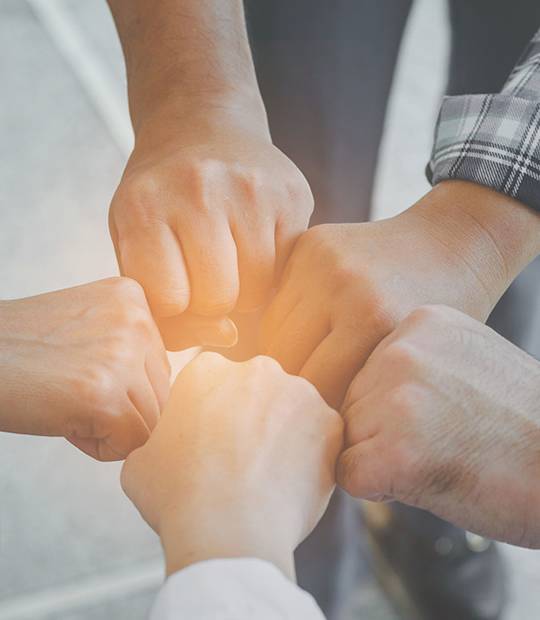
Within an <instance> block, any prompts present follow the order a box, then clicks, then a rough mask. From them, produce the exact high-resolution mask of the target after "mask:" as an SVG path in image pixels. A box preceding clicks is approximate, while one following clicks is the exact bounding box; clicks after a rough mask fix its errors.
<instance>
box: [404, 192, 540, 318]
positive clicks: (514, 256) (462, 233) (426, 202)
mask: <svg viewBox="0 0 540 620" xmlns="http://www.w3.org/2000/svg"><path fill="white" fill-rule="evenodd" d="M406 215H407V216H409V217H413V218H417V219H420V220H421V222H422V224H423V225H425V226H427V230H428V231H429V232H430V233H431V234H432V235H433V236H434V237H435V238H436V239H438V240H439V241H440V242H441V243H442V244H443V245H444V246H445V247H446V249H447V250H449V251H450V252H451V253H452V254H453V255H454V256H455V257H456V258H457V260H459V261H460V262H461V263H462V265H463V266H465V267H466V269H467V270H468V271H470V272H471V273H472V275H473V276H474V278H475V279H476V281H477V282H478V284H479V288H480V289H481V291H482V292H483V294H484V295H485V296H486V297H487V305H488V306H490V307H489V308H488V309H487V312H488V313H489V312H490V311H491V309H492V307H493V306H494V305H495V303H496V302H497V301H498V300H499V299H500V297H501V296H502V294H503V293H504V291H505V290H506V289H507V288H508V286H509V285H510V284H511V283H512V281H513V280H514V279H515V278H516V277H517V275H518V274H519V273H520V272H521V271H522V270H523V269H524V268H525V267H526V266H527V264H528V263H529V262H530V261H531V260H533V259H534V258H535V257H536V256H537V255H538V254H539V253H540V214H538V213H536V212H534V211H532V210H531V209H529V208H528V207H526V206H524V205H523V204H522V203H520V202H518V201H516V200H514V199H512V198H509V197H507V196H505V195H504V194H500V193H498V192H495V191H494V190H491V189H489V188H486V187H483V186H480V185H476V184H474V183H469V182H466V181H445V182H443V183H440V184H439V185H436V186H435V187H434V188H433V189H432V190H431V191H430V192H429V193H428V194H427V195H426V196H424V197H423V198H422V199H421V200H420V201H419V202H418V203H416V204H415V205H413V207H411V209H409V210H408V211H407V212H406ZM481 314H485V313H481ZM486 316H487V315H486ZM486 316H482V317H480V318H486Z"/></svg>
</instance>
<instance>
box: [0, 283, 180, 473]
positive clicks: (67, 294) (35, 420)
mask: <svg viewBox="0 0 540 620" xmlns="http://www.w3.org/2000/svg"><path fill="white" fill-rule="evenodd" d="M0 369H1V373H2V383H3V386H2V390H0V429H1V430H4V431H11V432H16V433H28V434H37V435H58V436H64V437H66V438H67V439H68V440H69V441H71V442H72V443H73V444H74V445H76V446H77V447H79V448H80V449H81V450H83V451H84V452H86V453H87V454H89V455H91V456H93V457H94V458H96V459H98V460H102V461H109V460H117V459H122V458H125V457H126V456H127V455H128V454H129V453H130V452H131V451H132V450H133V449H135V448H137V447H139V446H141V445H142V444H143V443H144V442H145V441H146V440H147V439H148V437H149V435H150V432H151V430H152V429H153V428H154V426H155V425H156V423H157V420H158V417H159V413H160V409H161V407H162V406H163V405H164V403H165V401H166V399H167V396H168V391H169V365H168V361H167V357H166V353H165V349H164V347H163V343H162V341H161V338H160V335H159V332H158V330H157V328H156V326H155V324H154V322H153V320H152V317H151V314H150V310H149V308H148V305H147V303H146V299H145V296H144V293H143V290H142V288H141V287H140V286H139V285H138V284H137V283H136V282H134V281H133V280H129V279H126V278H111V279H109V280H102V281H100V282H94V283H92V284H87V285H84V286H78V287H76V288H72V289H66V290H62V291H57V292H54V293H47V294H45V295H38V296H36V297H31V298H28V299H21V300H16V301H8V302H2V303H0Z"/></svg>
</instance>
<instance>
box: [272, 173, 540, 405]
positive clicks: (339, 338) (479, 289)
mask: <svg viewBox="0 0 540 620" xmlns="http://www.w3.org/2000/svg"><path fill="white" fill-rule="evenodd" d="M538 253H540V216H539V215H538V214H537V213H535V212H533V211H531V210H529V209H528V208H526V207H524V206H523V205H521V204H520V203H518V202H516V201H515V200H512V199H510V198H508V197H506V196H503V195H501V194H498V193H496V192H494V191H492V190H489V189H487V188H484V187H481V186H478V185H473V184H471V183H465V182H461V181H449V182H446V183H441V184H440V185H438V186H436V187H435V188H434V189H433V190H432V191H431V192H430V193H429V194H427V195H426V196H425V197H424V198H423V199H421V200H420V201H419V202H418V203H417V204H415V205H414V206H413V207H411V208H410V209H408V210H407V211H405V212H404V213H402V214H400V215H398V216H397V217H394V218H391V219H388V220H382V221H380V222H374V223H367V224H334V225H323V226H316V227H314V228H311V229H310V230H309V231H308V232H307V233H305V234H304V235H303V236H302V237H301V239H300V240H299V242H298V243H297V245H296V247H295V250H294V252H293V255H292V256H291V259H290V261H289V263H288V265H287V268H286V271H285V273H284V277H283V281H282V284H281V288H280V290H279V291H278V293H277V295H276V297H275V299H274V300H273V302H272V303H271V304H270V306H269V308H268V310H267V312H266V314H265V316H264V317H263V325H262V337H261V348H260V350H261V352H263V353H264V354H266V355H270V356H272V357H275V358H276V359H277V360H278V361H279V362H280V363H281V364H282V366H283V368H284V369H285V370H286V371H287V372H290V373H293V374H300V375H301V376H303V377H305V378H306V379H308V380H309V381H310V382H312V383H313V384H314V385H315V386H316V387H317V388H318V389H319V391H320V393H321V394H322V395H323V397H324V398H325V399H326V400H327V402H328V403H329V404H330V405H331V406H333V407H335V408H339V407H340V405H341V403H342V401H343V398H344V396H345V393H346V391H347V388H348V387H349V384H350V383H351V381H352V380H353V378H354V376H355V375H356V374H357V373H358V371H359V370H360V369H361V368H362V366H363V365H364V364H365V362H366V360H367V359H368V357H369V355H370V354H371V353H372V351H373V350H374V349H375V347H376V346H377V345H378V343H379V342H380V341H381V340H382V339H383V338H384V337H385V336H387V335H388V334H389V333H391V332H392V331H393V330H394V329H395V327H396V326H397V325H398V324H399V322H400V321H401V320H402V319H404V318H405V317H406V316H407V315H408V314H409V313H410V312H411V311H412V310H414V309H415V308H417V307H419V306H421V305H425V304H434V303H437V304H446V305H449V306H452V307H455V308H457V309H460V310H462V311H464V312H466V313H467V314H469V315H471V316H473V317H475V318H477V319H479V320H485V319H486V318H487V316H488V315H489V313H490V312H491V310H492V308H493V306H494V305H495V303H496V302H497V301H498V299H499V298H500V297H501V295H502V294H503V292H504V291H505V290H506V288H507V287H508V286H509V284H510V283H511V282H512V280H513V279H514V278H515V277H516V276H517V274H518V273H519V272H520V271H521V270H522V269H523V268H524V267H525V265H527V263H528V262H529V261H530V260H532V259H533V258H534V257H535V256H536V255H537V254H538Z"/></svg>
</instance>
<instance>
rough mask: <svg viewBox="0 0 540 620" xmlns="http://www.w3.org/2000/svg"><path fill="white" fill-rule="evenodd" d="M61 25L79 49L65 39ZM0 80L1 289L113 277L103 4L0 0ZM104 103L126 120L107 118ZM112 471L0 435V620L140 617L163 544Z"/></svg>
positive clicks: (422, 10) (433, 48)
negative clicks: (129, 499) (109, 231)
mask: <svg viewBox="0 0 540 620" xmlns="http://www.w3.org/2000/svg"><path fill="white" fill-rule="evenodd" d="M444 18H445V13H444V5H443V2H442V0H419V2H418V5H417V7H416V10H415V13H414V15H413V19H412V20H411V24H410V27H409V33H408V36H407V37H406V40H405V44H404V49H403V55H402V61H401V64H400V69H399V72H398V76H397V79H396V84H395V88H394V93H393V97H392V102H391V110H390V113H389V123H388V131H387V133H386V136H385V142H384V148H383V153H382V156H381V166H380V170H379V177H378V191H377V199H376V215H377V216H384V215H389V214H391V213H393V212H395V211H396V210H400V209H402V208H405V207H406V206H407V205H409V204H411V203H412V202H413V201H414V200H416V199H417V198H418V197H419V196H420V195H421V194H422V193H423V192H424V191H426V190H427V184H426V182H425V180H424V178H423V174H422V170H423V166H424V164H425V161H426V157H427V153H428V152H429V148H430V140H431V128H432V125H433V120H434V117H435V114H436V108H437V101H438V98H439V93H440V92H441V89H442V85H443V83H444V70H443V67H444V60H445V56H446V53H447V33H446V31H445V20H444ZM70 33H71V34H70ZM71 35H74V36H75V41H79V42H81V41H82V43H83V45H82V47H77V45H75V48H73V45H72V43H73V41H72V39H70V36H71ZM70 41H71V43H70ZM88 62H89V63H90V64H89V65H88ZM89 67H90V69H89ZM92 68H93V69H95V70H97V75H98V77H99V75H101V76H103V77H104V82H100V81H99V80H97V82H96V79H95V74H94V73H93V72H92ZM0 76H1V77H2V90H1V98H0V209H1V212H0V214H1V215H0V222H1V225H0V298H11V297H22V296H25V295H31V294H35V293H39V292H42V291H45V290H51V289H57V288H63V287H66V286H71V285H74V284H77V283H80V282H85V281H90V280H95V279H98V278H101V277H106V276H108V275H111V274H114V273H116V266H115V262H114V255H113V251H112V247H111V244H110V241H109V237H108V232H107V227H106V221H107V209H108V204H109V201H110V198H111V195H112V193H113V191H114V189H115V186H116V184H117V182H118V178H119V176H120V174H121V172H122V167H123V164H124V162H125V157H126V152H127V149H128V147H129V138H128V139H124V138H123V136H125V135H126V127H127V116H126V115H127V111H126V102H125V94H124V89H125V84H124V75H123V68H122V61H121V56H120V50H119V46H118V43H117V41H116V39H115V36H114V30H113V27H112V24H111V20H110V17H109V15H108V13H107V11H106V9H105V2H104V1H103V0H84V1H81V0H42V1H41V2H39V1H38V0H32V1H29V2H27V1H26V0H0ZM104 85H105V86H104ZM96 89H97V90H96ZM108 104H110V105H111V106H112V107H111V109H115V110H117V111H118V110H119V111H120V115H123V118H120V119H118V114H116V116H115V115H114V114H107V110H108V108H106V107H104V106H106V105H108ZM403 154H405V155H403ZM118 470H119V466H118V465H117V464H112V465H109V464H108V465H104V464H98V463H95V462H93V461H91V460H90V459H88V458H86V457H85V456H83V455H82V454H81V453H79V452H78V451H76V450H75V449H74V448H72V447H71V446H69V445H68V444H67V443H66V442H64V441H63V440H60V439H41V438H32V437H18V436H13V435H7V434H0V620H8V619H9V620H14V619H15V618H17V619H25V618H29V619H30V618H31V619H32V620H53V619H55V620H57V619H59V620H101V619H105V618H114V619H115V620H124V619H125V620H128V619H129V620H139V619H142V618H145V617H146V616H147V613H148V609H149V607H150V605H151V601H152V599H153V596H154V594H155V591H156V589H157V587H158V585H159V583H160V579H161V573H162V568H161V552H160V549H159V544H158V541H157V539H156V537H155V536H154V535H153V534H152V533H151V532H150V530H149V529H148V528H147V527H146V525H145V524H144V523H143V522H142V521H141V519H140V518H139V517H138V515H137V514H136V512H135V511H134V509H133V508H132V507H131V505H130V504H129V502H128V501H127V500H126V499H124V497H123V495H122V493H121V492H120V488H119V483H118ZM505 553H507V555H508V558H509V561H510V567H511V571H510V572H511V574H512V579H513V592H514V597H513V603H512V608H511V609H510V610H509V614H508V618H509V619H511V620H517V619H520V620H522V619H525V618H526V619H532V618H537V617H540V587H539V586H540V556H538V555H536V554H535V553H533V552H527V551H523V550H517V549H513V548H506V549H505ZM344 607H345V609H344V612H343V618H344V619H345V618H347V620H352V618H370V619H373V620H375V619H376V620H391V619H392V618H393V616H392V613H391V611H390V610H389V609H388V606H387V604H386V603H385V601H384V600H383V598H382V597H381V594H380V593H379V591H378V590H377V588H376V586H375V585H374V584H373V583H372V581H370V580H369V579H368V580H366V581H365V583H361V584H359V587H358V590H357V592H356V593H355V595H354V597H353V598H352V599H351V600H350V601H346V602H345V606H344Z"/></svg>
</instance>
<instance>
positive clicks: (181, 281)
mask: <svg viewBox="0 0 540 620" xmlns="http://www.w3.org/2000/svg"><path fill="white" fill-rule="evenodd" d="M118 247H119V251H118V254H119V256H120V271H121V273H122V275H125V276H128V277H130V278H133V279H134V280H137V281H138V282H139V284H141V286H142V287H143V288H144V291H145V294H146V298H147V300H148V304H149V305H150V308H151V310H152V313H153V314H154V316H156V317H168V316H175V315H177V314H181V313H182V312H183V311H184V310H185V309H186V308H187V307H188V305H189V302H190V288H189V279H188V274H187V270H186V266H185V263H184V256H183V254H182V249H181V247H180V244H179V242H178V239H177V238H176V236H175V235H174V233H173V232H172V231H171V229H170V228H169V226H168V225H166V224H156V225H154V226H153V227H152V228H147V229H144V230H135V231H130V234H129V236H126V237H124V238H122V237H120V239H119V244H118Z"/></svg>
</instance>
